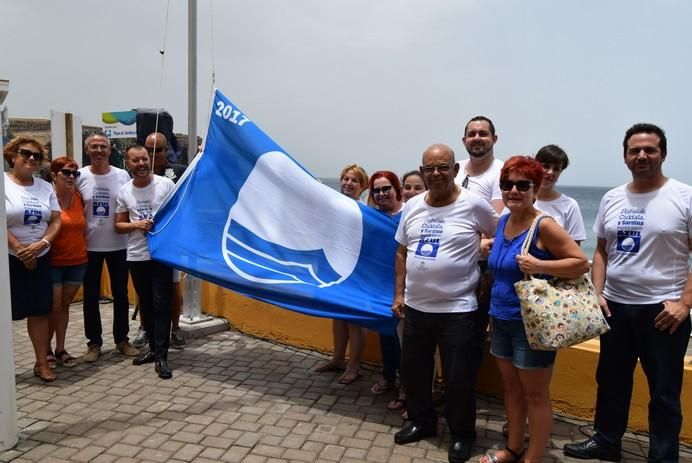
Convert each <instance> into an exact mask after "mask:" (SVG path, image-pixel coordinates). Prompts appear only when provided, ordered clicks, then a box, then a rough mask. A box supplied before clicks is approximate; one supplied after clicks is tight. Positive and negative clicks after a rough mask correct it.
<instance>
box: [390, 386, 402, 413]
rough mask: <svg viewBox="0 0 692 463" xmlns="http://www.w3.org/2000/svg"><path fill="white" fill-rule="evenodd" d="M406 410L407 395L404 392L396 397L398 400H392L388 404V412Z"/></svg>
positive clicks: (400, 391) (400, 392)
mask: <svg viewBox="0 0 692 463" xmlns="http://www.w3.org/2000/svg"><path fill="white" fill-rule="evenodd" d="M404 409H406V394H404V391H403V390H401V389H400V390H399V395H398V396H397V397H396V399H394V400H391V401H390V402H389V403H388V404H387V410H391V411H393V412H394V411H397V410H404Z"/></svg>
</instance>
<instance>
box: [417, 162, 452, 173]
mask: <svg viewBox="0 0 692 463" xmlns="http://www.w3.org/2000/svg"><path fill="white" fill-rule="evenodd" d="M451 168H452V165H451V164H438V165H436V166H431V165H429V166H421V168H420V170H422V171H423V173H424V174H432V173H434V172H435V169H437V171H438V172H439V173H441V174H446V173H447V172H449V170H450V169H451Z"/></svg>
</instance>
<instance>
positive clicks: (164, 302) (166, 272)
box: [130, 260, 173, 359]
mask: <svg viewBox="0 0 692 463" xmlns="http://www.w3.org/2000/svg"><path fill="white" fill-rule="evenodd" d="M130 274H131V275H132V283H133V284H134V286H135V291H137V296H138V297H139V310H140V311H141V318H142V326H143V327H144V330H145V331H146V332H147V334H148V335H149V349H151V351H152V352H154V353H155V354H156V355H157V356H158V357H159V358H164V359H165V358H166V356H167V355H168V346H169V343H170V332H171V290H172V287H173V269H172V268H170V267H168V266H167V265H164V264H162V263H160V262H157V261H155V260H146V261H140V262H135V261H131V262H130Z"/></svg>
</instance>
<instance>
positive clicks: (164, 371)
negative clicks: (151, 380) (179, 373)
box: [154, 359, 173, 379]
mask: <svg viewBox="0 0 692 463" xmlns="http://www.w3.org/2000/svg"><path fill="white" fill-rule="evenodd" d="M154 370H155V371H156V373H158V374H159V378H161V379H171V378H172V377H173V372H172V371H171V369H170V367H169V366H168V361H167V360H165V359H161V360H158V361H157V362H156V364H154Z"/></svg>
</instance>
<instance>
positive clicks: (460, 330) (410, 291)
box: [392, 144, 497, 462]
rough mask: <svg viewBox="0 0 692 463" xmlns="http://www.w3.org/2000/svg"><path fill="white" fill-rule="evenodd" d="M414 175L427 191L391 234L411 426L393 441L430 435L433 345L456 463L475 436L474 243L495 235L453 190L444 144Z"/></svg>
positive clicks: (483, 214) (477, 202)
mask: <svg viewBox="0 0 692 463" xmlns="http://www.w3.org/2000/svg"><path fill="white" fill-rule="evenodd" d="M420 172H421V174H422V175H423V179H424V180H425V183H426V185H428V191H427V193H424V194H420V195H418V196H416V197H414V198H412V199H410V200H409V201H408V202H407V203H406V205H405V206H404V210H403V213H402V217H401V222H400V223H399V228H398V229H397V233H396V240H397V241H398V242H399V248H398V250H397V256H396V283H395V292H394V302H393V304H392V311H393V312H394V313H395V314H396V315H397V316H398V317H400V318H403V319H404V336H403V352H402V362H401V379H402V383H403V386H404V389H405V390H406V397H407V409H408V417H409V419H410V420H411V422H410V423H409V424H408V425H407V426H405V427H404V428H403V429H402V430H401V431H399V432H397V433H396V434H395V436H394V442H396V443H397V444H400V445H402V444H407V443H410V442H417V441H419V440H421V439H423V438H426V437H431V436H434V435H436V434H437V414H436V412H435V407H434V406H433V402H432V391H431V388H430V378H431V377H432V374H433V367H434V361H433V358H434V354H435V347H436V346H439V349H440V355H441V358H442V364H443V373H444V379H445V382H446V384H447V389H448V391H449V392H448V395H447V400H446V403H445V412H444V413H445V418H446V419H447V424H448V425H449V429H450V432H451V436H452V439H451V443H450V447H449V452H448V456H449V461H450V462H463V461H466V460H468V458H469V456H470V454H471V448H472V447H473V442H474V440H475V437H476V431H475V427H476V396H475V391H474V385H475V383H476V377H477V375H478V369H479V367H480V359H481V353H482V351H481V346H480V344H479V343H478V339H477V337H478V335H477V333H478V326H477V325H478V323H479V321H478V317H477V316H476V314H475V312H476V311H477V309H478V304H477V301H476V295H475V290H476V286H477V284H478V278H479V275H480V270H479V268H478V263H477V262H478V253H479V249H480V238H481V234H484V235H487V236H493V235H494V234H495V228H496V226H497V213H496V212H495V210H494V209H493V208H492V206H491V205H490V203H489V202H488V201H486V200H484V199H483V198H481V197H479V196H477V195H475V194H473V193H471V192H469V191H468V190H466V189H464V188H461V187H460V186H459V185H456V184H455V182H454V179H455V177H456V176H457V174H458V173H459V164H458V163H457V162H456V161H455V159H454V152H453V151H452V150H451V148H449V147H448V146H446V145H441V144H437V145H432V146H430V147H429V148H428V149H427V150H426V151H425V152H424V153H423V159H422V165H421V166H420Z"/></svg>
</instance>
